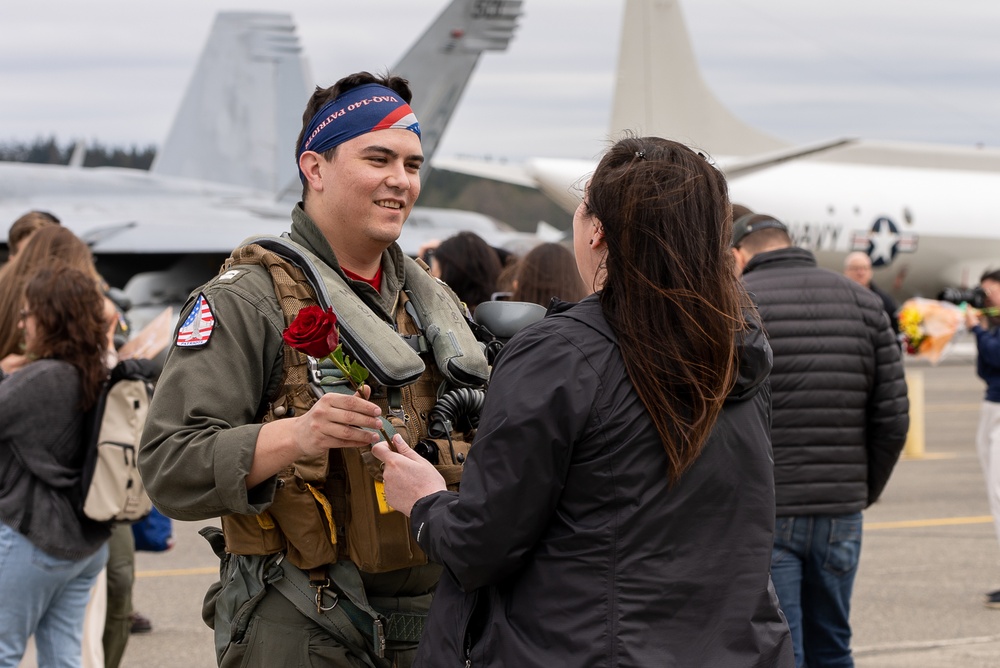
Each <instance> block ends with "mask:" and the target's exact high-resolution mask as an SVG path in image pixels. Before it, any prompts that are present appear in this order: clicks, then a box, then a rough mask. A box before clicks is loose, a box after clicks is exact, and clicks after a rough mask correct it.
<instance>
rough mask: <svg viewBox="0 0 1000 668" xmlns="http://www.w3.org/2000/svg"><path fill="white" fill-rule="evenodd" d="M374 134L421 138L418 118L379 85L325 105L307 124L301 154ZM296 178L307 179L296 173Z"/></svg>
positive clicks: (304, 180)
mask: <svg viewBox="0 0 1000 668" xmlns="http://www.w3.org/2000/svg"><path fill="white" fill-rule="evenodd" d="M376 130H409V131H410V132H413V133H414V134H415V135H417V136H418V137H419V136H420V124H419V123H417V117H416V116H414V115H413V110H412V109H410V105H408V104H407V103H406V102H405V101H404V100H403V99H402V97H400V95H399V93H397V92H396V91H394V90H391V89H389V88H386V87H385V86H381V85H379V84H365V85H364V86H358V87H357V88H352V89H351V90H349V91H346V92H345V93H343V94H342V95H340V96H339V97H337V98H336V99H334V100H331V101H330V102H327V103H326V104H324V105H323V107H322V108H321V109H320V110H319V111H318V112H316V115H315V116H313V117H312V120H311V121H309V127H307V128H306V132H305V134H303V136H302V146H300V147H299V155H302V153H303V151H315V152H316V153H323V152H325V151H328V150H330V149H331V148H334V147H335V146H340V145H341V144H343V143H344V142H345V141H348V140H350V139H354V138H355V137H360V136H361V135H363V134H367V133H369V132H375V131H376ZM299 178H300V179H302V182H303V183H305V182H306V176H305V174H303V173H302V170H301V169H300V170H299Z"/></svg>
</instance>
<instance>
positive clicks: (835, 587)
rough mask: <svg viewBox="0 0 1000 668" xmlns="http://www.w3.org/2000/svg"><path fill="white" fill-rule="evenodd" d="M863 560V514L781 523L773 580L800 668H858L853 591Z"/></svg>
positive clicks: (809, 517)
mask: <svg viewBox="0 0 1000 668" xmlns="http://www.w3.org/2000/svg"><path fill="white" fill-rule="evenodd" d="M860 557H861V513H860V512H857V513H850V514H848V515H801V516H796V517H779V518H777V522H776V524H775V528H774V549H773V550H772V551H771V580H773V581H774V590H775V592H776V593H777V594H778V602H779V603H780V604H781V609H782V610H783V611H784V613H785V618H786V619H787V620H788V628H789V629H791V631H792V642H793V644H794V645H795V665H796V667H797V668H802V667H803V666H808V667H809V668H853V666H854V659H853V658H852V657H851V624H850V615H851V591H852V590H853V589H854V576H855V575H856V574H857V572H858V560H859V559H860Z"/></svg>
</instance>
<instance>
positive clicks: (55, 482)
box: [0, 232, 110, 668]
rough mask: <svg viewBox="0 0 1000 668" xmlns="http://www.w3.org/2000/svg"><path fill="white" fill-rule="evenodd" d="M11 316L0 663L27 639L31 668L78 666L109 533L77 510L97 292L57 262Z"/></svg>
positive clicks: (97, 332)
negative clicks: (17, 343) (17, 354)
mask: <svg viewBox="0 0 1000 668" xmlns="http://www.w3.org/2000/svg"><path fill="white" fill-rule="evenodd" d="M39 234H40V232H39ZM17 320H18V328H19V331H20V333H21V337H22V340H23V352H24V357H25V358H26V359H27V360H29V361H28V362H27V363H26V364H24V365H23V367H21V368H20V369H19V370H18V371H16V372H15V373H13V374H10V375H7V374H6V373H3V374H0V601H2V604H0V668H8V667H11V668H13V667H16V666H17V665H18V664H19V663H20V661H21V657H22V655H23V654H24V649H25V645H26V643H27V640H28V638H29V637H30V636H31V635H34V636H35V645H36V648H37V651H38V660H39V665H40V666H42V667H45V666H73V665H79V663H80V655H81V641H82V634H83V619H84V612H85V609H86V606H87V601H88V598H89V596H90V590H91V587H92V585H93V584H94V581H95V580H96V578H97V576H98V574H99V573H100V571H101V569H103V568H104V565H105V563H106V562H107V558H108V548H107V540H108V537H109V535H110V530H109V529H108V527H107V526H106V525H103V524H97V523H94V522H91V521H89V520H86V519H83V518H82V517H81V515H80V514H79V513H78V504H79V494H80V488H79V485H80V475H81V467H82V464H83V457H84V447H85V444H86V439H85V437H84V429H83V420H84V413H85V412H86V411H87V410H88V409H90V408H91V407H92V406H93V404H94V402H95V400H96V399H97V396H98V393H99V390H100V387H101V384H102V383H103V381H104V379H105V378H106V376H107V366H106V352H107V340H108V339H107V328H106V324H105V320H104V296H103V295H102V294H101V292H100V291H99V290H98V287H97V284H96V283H95V281H94V280H93V279H92V277H91V276H89V275H87V274H85V273H83V272H81V271H79V270H77V269H73V268H71V267H68V266H66V265H63V264H57V265H55V266H54V267H53V268H51V269H42V270H40V271H38V272H36V273H35V274H34V275H33V276H30V277H28V279H27V282H26V286H25V289H24V292H23V293H22V297H21V306H20V308H19V309H18V319H17Z"/></svg>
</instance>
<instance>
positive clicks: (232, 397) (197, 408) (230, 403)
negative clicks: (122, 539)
mask: <svg viewBox="0 0 1000 668" xmlns="http://www.w3.org/2000/svg"><path fill="white" fill-rule="evenodd" d="M239 271H240V272H241V273H238V274H236V276H235V278H234V277H232V274H233V272H228V273H227V274H225V275H224V276H223V277H218V278H216V279H213V281H212V282H210V283H208V284H207V285H206V286H205V287H204V288H203V289H202V293H203V294H204V295H205V298H206V299H207V301H208V304H209V307H210V308H211V311H212V316H213V320H214V325H213V329H212V332H211V335H210V337H209V340H208V343H206V344H204V345H202V346H199V347H180V346H178V345H176V333H175V343H174V344H173V345H172V347H171V350H170V353H169V355H168V357H167V361H166V363H165V365H164V369H163V373H162V374H161V376H160V379H159V381H158V383H157V386H156V389H155V391H154V393H153V401H152V404H151V406H150V411H149V416H148V418H147V420H146V427H145V430H144V432H143V435H142V443H141V446H140V451H139V469H140V472H141V474H142V478H143V482H144V483H145V485H146V489H147V491H148V492H149V496H150V498H151V499H152V500H153V503H154V504H156V506H157V508H159V509H160V510H161V511H162V512H163V513H164V514H166V515H168V516H170V517H173V518H174V519H178V520H199V519H206V518H211V517H219V516H221V515H225V514H230V513H242V514H256V513H260V512H262V511H263V510H265V509H266V508H267V507H268V505H270V503H271V501H272V500H273V498H274V486H275V478H274V477H272V478H270V479H269V480H267V481H265V482H263V483H261V484H260V485H257V486H256V487H255V488H253V489H251V490H247V488H246V482H245V479H246V476H247V473H248V472H249V471H250V467H251V464H252V463H253V457H254V450H255V447H256V443H257V436H258V434H259V432H260V428H261V425H260V424H257V419H258V415H259V414H260V413H261V410H262V407H263V406H264V405H265V404H266V402H267V401H268V399H269V398H270V397H271V396H272V394H273V392H274V391H275V389H276V388H277V386H278V384H279V383H280V381H281V374H282V340H281V333H282V331H283V330H284V319H283V317H282V315H281V310H280V307H279V306H278V302H277V298H276V297H275V296H274V291H273V288H272V286H271V282H270V278H269V277H268V275H267V273H266V271H265V270H263V269H261V268H259V267H252V268H248V269H240V270H239ZM226 276H229V277H230V278H228V279H227V278H226ZM198 294H199V293H198V292H195V293H193V294H192V295H191V297H190V298H189V299H188V303H187V304H185V306H184V309H183V310H182V311H181V316H180V320H181V323H182V322H183V321H184V319H185V318H186V316H187V315H188V313H190V312H191V309H192V308H193V307H194V304H195V303H196V301H197V298H198ZM181 323H179V324H178V327H180V326H181Z"/></svg>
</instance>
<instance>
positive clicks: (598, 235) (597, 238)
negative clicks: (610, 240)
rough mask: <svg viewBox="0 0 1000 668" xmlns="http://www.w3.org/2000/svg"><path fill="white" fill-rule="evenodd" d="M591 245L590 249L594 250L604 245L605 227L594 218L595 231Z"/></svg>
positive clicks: (591, 236)
mask: <svg viewBox="0 0 1000 668" xmlns="http://www.w3.org/2000/svg"><path fill="white" fill-rule="evenodd" d="M590 238H591V244H590V247H591V248H593V249H595V250H596V249H599V248H601V247H602V246H603V245H604V225H602V224H601V221H599V220H597V219H596V218H594V229H593V231H592V233H591V235H590Z"/></svg>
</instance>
